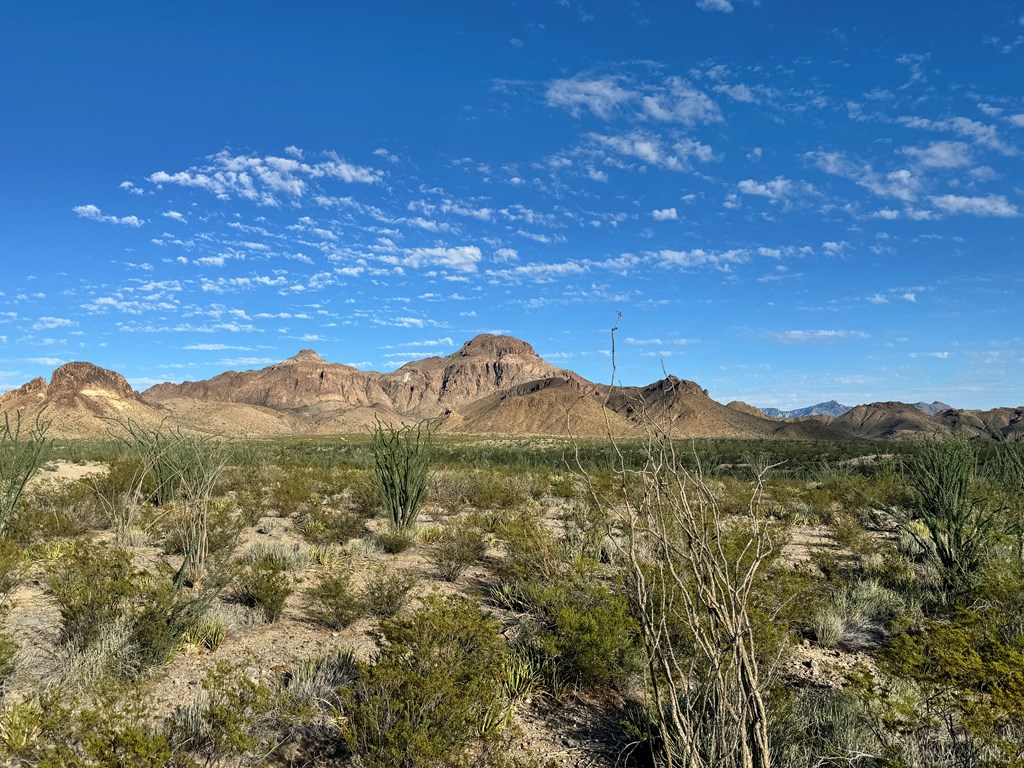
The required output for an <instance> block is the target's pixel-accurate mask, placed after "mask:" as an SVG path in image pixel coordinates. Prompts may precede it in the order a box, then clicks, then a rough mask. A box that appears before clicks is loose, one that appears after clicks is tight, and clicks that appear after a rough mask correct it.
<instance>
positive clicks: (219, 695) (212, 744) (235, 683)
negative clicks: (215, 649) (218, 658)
mask: <svg viewBox="0 0 1024 768" xmlns="http://www.w3.org/2000/svg"><path fill="white" fill-rule="evenodd" d="M273 709H274V695H273V691H272V690H271V689H270V688H269V687H268V686H266V685H264V684H263V683H260V682H257V681H255V680H253V679H251V678H250V677H248V676H246V675H244V674H242V672H241V670H240V669H239V668H238V667H237V666H234V665H231V664H229V663H227V662H220V663H218V664H217V667H216V668H215V669H214V670H212V671H210V672H209V673H207V675H206V677H205V678H204V679H203V682H202V690H201V691H200V692H199V694H198V695H197V696H196V697H195V699H194V700H193V701H191V702H189V703H188V704H185V705H182V706H180V707H178V708H177V709H176V710H175V712H174V714H173V716H172V717H171V719H170V722H169V724H168V727H167V734H168V738H169V741H170V743H171V744H172V746H173V747H174V748H176V749H188V750H189V751H190V752H192V753H195V754H197V755H199V756H201V757H203V758H204V760H205V764H206V765H220V764H223V762H224V761H225V760H226V759H227V758H235V759H236V760H237V759H238V758H241V757H242V756H244V755H245V754H247V753H251V752H253V751H255V750H257V749H258V748H259V749H264V750H265V747H266V745H267V743H268V742H269V741H270V739H271V738H272V729H271V726H272V722H271V714H272V712H273Z"/></svg>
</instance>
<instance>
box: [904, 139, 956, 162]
mask: <svg viewBox="0 0 1024 768" xmlns="http://www.w3.org/2000/svg"><path fill="white" fill-rule="evenodd" d="M901 152H903V154H905V155H906V156H907V157H910V158H913V159H914V160H915V161H916V162H917V164H918V165H920V166H922V167H924V168H963V167H965V166H968V165H970V164H971V148H970V146H968V145H967V144H965V143H964V142H962V141H933V142H932V143H931V144H929V145H928V146H926V147H904V148H903V149H902V150H901Z"/></svg>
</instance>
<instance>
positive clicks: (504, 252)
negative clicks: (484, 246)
mask: <svg viewBox="0 0 1024 768" xmlns="http://www.w3.org/2000/svg"><path fill="white" fill-rule="evenodd" d="M518 258H519V251H517V250H516V249H515V248H499V249H498V250H496V251H495V252H494V260H495V261H516V260H517V259H518Z"/></svg>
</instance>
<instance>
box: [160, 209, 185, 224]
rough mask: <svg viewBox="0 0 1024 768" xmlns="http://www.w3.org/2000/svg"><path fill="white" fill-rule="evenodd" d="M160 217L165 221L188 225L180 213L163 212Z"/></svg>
mask: <svg viewBox="0 0 1024 768" xmlns="http://www.w3.org/2000/svg"><path fill="white" fill-rule="evenodd" d="M160 215H161V216H163V217H164V218H165V219H173V220H174V221H179V222H181V223H182V224H187V223H188V221H187V220H186V219H185V216H184V215H183V214H181V213H178V212H177V211H165V212H164V213H161V214H160Z"/></svg>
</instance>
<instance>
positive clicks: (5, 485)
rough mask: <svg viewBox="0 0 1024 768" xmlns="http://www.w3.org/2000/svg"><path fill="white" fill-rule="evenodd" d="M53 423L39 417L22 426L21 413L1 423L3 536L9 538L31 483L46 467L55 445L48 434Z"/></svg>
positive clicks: (0, 517)
mask: <svg viewBox="0 0 1024 768" xmlns="http://www.w3.org/2000/svg"><path fill="white" fill-rule="evenodd" d="M49 428H50V422H48V421H44V420H42V419H41V418H40V417H39V416H36V419H35V421H34V422H33V423H32V424H31V425H26V424H23V423H22V415H21V411H18V412H17V413H16V414H15V415H14V418H13V419H12V418H11V415H10V414H9V413H4V414H3V420H2V421H0V536H4V535H6V532H7V526H8V525H9V524H10V521H11V518H13V517H14V513H15V509H16V508H17V506H18V502H19V501H20V500H21V497H22V495H23V494H24V493H25V488H26V486H27V485H28V481H29V480H31V479H32V477H33V475H35V474H36V472H38V471H39V468H40V467H41V466H42V465H43V464H44V463H46V458H47V455H48V454H49V451H50V448H51V446H52V441H51V440H49V439H47V437H46V432H47V430H48V429H49Z"/></svg>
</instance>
